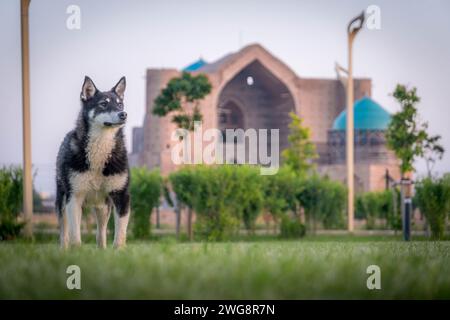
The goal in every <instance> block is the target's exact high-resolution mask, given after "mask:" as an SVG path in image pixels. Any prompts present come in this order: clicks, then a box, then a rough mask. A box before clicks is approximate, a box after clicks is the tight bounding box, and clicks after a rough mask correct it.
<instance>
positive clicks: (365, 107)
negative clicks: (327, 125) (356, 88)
mask: <svg viewBox="0 0 450 320" xmlns="http://www.w3.org/2000/svg"><path fill="white" fill-rule="evenodd" d="M353 108H354V109H353V110H354V111H353V112H354V119H355V120H354V124H355V129H357V130H386V129H387V127H388V125H389V122H390V121H391V115H390V114H389V112H387V111H386V110H385V109H384V108H383V107H382V106H380V105H379V104H378V103H376V102H375V101H373V100H372V99H371V98H369V97H364V98H362V99H360V100H358V101H355V104H354V106H353ZM346 126H347V112H346V111H345V110H344V111H342V112H341V114H339V116H338V117H337V118H336V119H335V120H334V123H333V129H334V130H345V128H346Z"/></svg>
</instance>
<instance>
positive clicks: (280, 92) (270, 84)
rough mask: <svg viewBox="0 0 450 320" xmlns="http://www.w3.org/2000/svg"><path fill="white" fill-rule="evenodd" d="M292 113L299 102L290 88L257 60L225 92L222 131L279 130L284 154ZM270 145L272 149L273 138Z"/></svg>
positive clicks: (221, 101)
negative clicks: (295, 99) (295, 100)
mask: <svg viewBox="0 0 450 320" xmlns="http://www.w3.org/2000/svg"><path fill="white" fill-rule="evenodd" d="M291 111H295V102H294V99H293V97H292V95H291V93H290V92H289V89H288V88H287V87H286V85H285V84H284V83H283V82H282V81H281V80H280V79H278V78H277V77H276V76H275V75H273V73H272V72H270V70H268V69H267V68H266V67H265V66H264V65H263V64H262V63H261V62H259V61H258V60H254V61H253V62H251V63H250V64H248V65H247V66H246V67H245V68H244V69H242V70H241V71H240V72H238V73H237V74H236V75H235V76H234V77H233V78H232V79H231V80H230V81H229V82H228V83H227V84H226V85H225V87H224V88H223V90H222V91H221V93H220V95H219V102H218V122H219V123H218V126H219V129H220V130H221V131H224V130H225V129H244V130H247V129H252V128H253V129H256V130H258V129H267V130H268V132H270V129H279V138H280V141H279V147H280V152H281V151H282V150H283V149H285V148H286V147H287V146H288V139H287V138H288V135H289V127H288V126H289V123H290V117H289V112H291ZM269 137H270V135H269ZM268 144H269V148H270V139H269V140H268ZM280 160H281V159H280Z"/></svg>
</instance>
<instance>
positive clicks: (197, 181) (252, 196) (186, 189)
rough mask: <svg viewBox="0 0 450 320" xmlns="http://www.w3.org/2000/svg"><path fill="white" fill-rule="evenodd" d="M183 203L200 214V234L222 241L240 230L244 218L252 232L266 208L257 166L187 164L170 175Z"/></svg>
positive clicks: (176, 192) (198, 222)
mask: <svg viewBox="0 0 450 320" xmlns="http://www.w3.org/2000/svg"><path fill="white" fill-rule="evenodd" d="M169 180H170V182H171V185H172V189H173V191H174V192H175V194H176V196H177V199H178V201H179V202H180V204H182V205H186V206H188V207H189V208H192V209H194V210H195V212H196V213H197V221H196V225H195V230H196V233H197V234H198V236H200V237H201V238H205V239H209V240H221V239H225V238H228V237H229V236H230V235H232V234H234V233H236V232H237V231H238V229H239V226H240V223H241V221H243V222H244V225H245V227H246V228H247V229H248V230H250V231H252V230H253V229H254V227H255V221H256V218H257V216H258V214H259V213H260V212H261V209H262V207H263V203H264V202H263V199H264V196H263V188H262V180H261V176H260V175H259V170H258V168H257V167H252V166H234V165H221V166H195V167H184V168H181V169H180V170H178V171H176V172H174V173H172V174H171V175H170V176H169Z"/></svg>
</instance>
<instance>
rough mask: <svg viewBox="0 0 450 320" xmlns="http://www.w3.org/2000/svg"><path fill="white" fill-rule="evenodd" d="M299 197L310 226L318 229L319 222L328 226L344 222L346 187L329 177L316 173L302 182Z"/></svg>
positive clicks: (335, 225) (337, 225)
mask: <svg viewBox="0 0 450 320" xmlns="http://www.w3.org/2000/svg"><path fill="white" fill-rule="evenodd" d="M302 185H303V187H302V189H301V192H300V193H298V195H297V199H298V201H299V203H300V205H301V206H302V207H303V208H304V210H305V215H306V220H307V222H308V224H309V228H311V229H312V230H313V231H315V230H316V224H317V222H322V224H323V226H324V227H326V228H331V227H341V226H342V225H343V223H344V209H345V199H346V189H345V187H344V186H343V185H342V184H341V183H339V182H335V181H332V180H330V179H329V178H328V177H320V176H319V175H317V174H314V175H312V176H310V177H308V178H306V179H305V180H304V181H303V182H302Z"/></svg>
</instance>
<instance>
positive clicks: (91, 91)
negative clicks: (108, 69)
mask: <svg viewBox="0 0 450 320" xmlns="http://www.w3.org/2000/svg"><path fill="white" fill-rule="evenodd" d="M97 91H98V90H97V87H96V86H95V84H94V81H92V79H91V78H89V77H88V76H85V77H84V82H83V87H82V88H81V100H83V101H87V100H89V99H90V98H92V97H93V96H94V95H95V94H96V93H97Z"/></svg>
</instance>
